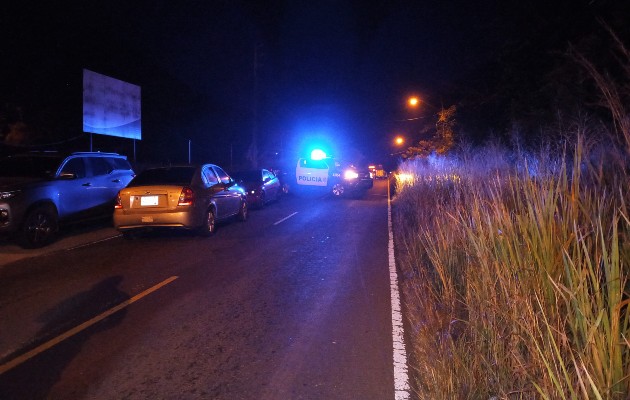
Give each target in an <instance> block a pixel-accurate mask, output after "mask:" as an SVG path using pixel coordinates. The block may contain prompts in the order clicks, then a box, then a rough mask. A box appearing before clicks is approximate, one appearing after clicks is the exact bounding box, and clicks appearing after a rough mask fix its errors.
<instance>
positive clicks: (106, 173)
mask: <svg viewBox="0 0 630 400" xmlns="http://www.w3.org/2000/svg"><path fill="white" fill-rule="evenodd" d="M134 175H135V174H134V171H133V169H132V167H131V165H130V164H129V162H128V161H127V157H125V156H122V155H120V154H116V153H100V152H84V153H72V154H69V155H65V156H64V155H60V154H57V153H56V152H37V153H22V154H17V155H12V156H8V157H4V158H1V159H0V234H8V235H12V236H14V237H15V239H16V240H17V242H18V243H19V244H20V245H21V246H23V247H26V248H36V247H42V246H45V245H47V244H49V243H50V242H52V241H53V240H54V239H55V237H56V235H57V232H58V230H59V225H60V224H63V223H69V222H75V221H79V220H85V219H90V218H96V217H105V216H111V214H112V206H113V204H114V202H115V199H116V195H117V193H118V191H119V190H120V189H122V188H124V187H125V186H127V184H128V183H129V182H130V181H131V179H132V178H133V177H134Z"/></svg>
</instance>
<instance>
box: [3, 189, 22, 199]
mask: <svg viewBox="0 0 630 400" xmlns="http://www.w3.org/2000/svg"><path fill="white" fill-rule="evenodd" d="M18 193H20V191H19V190H12V191H9V192H0V200H8V199H11V198H13V197H15V196H17V195H18Z"/></svg>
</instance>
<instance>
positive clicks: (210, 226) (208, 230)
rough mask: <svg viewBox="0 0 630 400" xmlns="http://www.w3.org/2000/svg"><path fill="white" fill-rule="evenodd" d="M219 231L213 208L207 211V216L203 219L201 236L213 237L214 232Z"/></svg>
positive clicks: (200, 229) (200, 230)
mask: <svg viewBox="0 0 630 400" xmlns="http://www.w3.org/2000/svg"><path fill="white" fill-rule="evenodd" d="M216 230H217V220H216V218H215V215H214V210H213V209H212V208H211V209H209V210H208V211H206V214H205V216H204V219H203V224H202V225H201V227H200V228H199V234H200V235H201V236H206V237H208V236H212V235H214V232H215V231H216Z"/></svg>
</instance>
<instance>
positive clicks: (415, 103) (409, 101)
mask: <svg viewBox="0 0 630 400" xmlns="http://www.w3.org/2000/svg"><path fill="white" fill-rule="evenodd" d="M419 104H420V99H419V98H418V97H417V96H411V97H409V98H408V99H407V105H408V106H409V107H412V108H416V107H418V105H419Z"/></svg>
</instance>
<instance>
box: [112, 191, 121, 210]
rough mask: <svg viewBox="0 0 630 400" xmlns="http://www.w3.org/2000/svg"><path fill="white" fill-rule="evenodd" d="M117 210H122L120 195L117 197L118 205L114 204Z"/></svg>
mask: <svg viewBox="0 0 630 400" xmlns="http://www.w3.org/2000/svg"><path fill="white" fill-rule="evenodd" d="M114 208H115V209H122V208H123V206H122V200H121V199H120V194H119V195H118V196H116V203H115V204H114Z"/></svg>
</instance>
